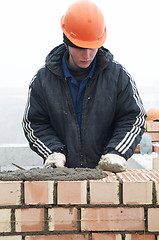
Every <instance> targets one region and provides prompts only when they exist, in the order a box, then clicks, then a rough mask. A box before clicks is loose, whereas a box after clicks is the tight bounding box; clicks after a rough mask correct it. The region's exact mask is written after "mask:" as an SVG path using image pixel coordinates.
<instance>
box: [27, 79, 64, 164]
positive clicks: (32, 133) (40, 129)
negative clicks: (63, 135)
mask: <svg viewBox="0 0 159 240" xmlns="http://www.w3.org/2000/svg"><path fill="white" fill-rule="evenodd" d="M22 126H23V130H24V133H25V136H26V138H27V140H28V142H29V145H30V148H31V149H32V150H33V151H35V152H36V153H37V154H38V155H40V156H41V157H42V158H43V159H44V160H46V158H47V157H48V156H49V155H50V154H52V153H53V152H61V153H64V154H65V151H66V148H65V145H64V144H63V143H62V142H61V140H60V139H59V137H58V136H57V135H56V131H55V129H54V128H53V126H51V123H50V120H49V115H48V112H47V107H46V104H45V99H44V97H43V92H42V88H41V86H40V83H39V80H38V76H37V75H36V76H35V77H34V78H33V80H32V82H31V84H30V86H29V92H28V101H27V105H26V109H25V112H24V116H23V123H22Z"/></svg>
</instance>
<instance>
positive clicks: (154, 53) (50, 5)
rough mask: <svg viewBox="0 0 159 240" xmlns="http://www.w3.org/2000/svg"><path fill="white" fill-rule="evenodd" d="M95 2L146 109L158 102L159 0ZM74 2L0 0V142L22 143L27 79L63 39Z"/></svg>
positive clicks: (109, 43)
mask: <svg viewBox="0 0 159 240" xmlns="http://www.w3.org/2000/svg"><path fill="white" fill-rule="evenodd" d="M93 1H94V2H96V3H97V5H98V6H99V7H100V8H101V10H102V11H103V13H104V16H105V22H106V27H107V39H106V42H105V44H104V46H105V47H106V48H108V49H109V50H110V51H111V52H112V53H113V55H114V58H115V60H116V61H118V62H120V63H121V64H122V65H123V66H124V67H125V68H126V69H127V71H128V72H129V73H130V74H131V75H132V76H133V78H134V80H135V81H136V84H137V86H138V89H139V92H140V95H141V97H142V99H143V102H144V106H145V108H146V109H148V108H149V107H152V106H155V107H159V86H158V82H159V67H158V65H159V63H158V62H159V61H158V56H159V33H158V32H159V14H158V9H159V0H93ZM73 2H74V1H73V0H56V1H55V0H0V144H4V143H5V144H10V143H12V144H13V143H14V144H15V143H18V144H19V143H25V142H26V140H25V138H24V134H23V132H22V127H21V121H22V116H23V112H24V108H25V104H26V99H27V91H28V86H29V83H30V81H31V79H32V77H33V76H34V74H35V73H36V71H37V70H38V69H39V68H40V67H41V66H42V65H44V63H45V57H46V55H47V54H48V53H49V52H50V51H51V49H52V48H54V47H55V46H56V45H57V44H61V43H62V30H61V27H60V20H61V16H62V15H63V14H64V13H65V11H66V10H67V8H68V7H69V5H70V4H71V3H73ZM6 126H7V128H6Z"/></svg>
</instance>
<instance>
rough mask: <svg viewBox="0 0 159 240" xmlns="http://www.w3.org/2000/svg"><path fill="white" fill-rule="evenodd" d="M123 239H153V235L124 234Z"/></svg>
mask: <svg viewBox="0 0 159 240" xmlns="http://www.w3.org/2000/svg"><path fill="white" fill-rule="evenodd" d="M125 240H155V235H150V234H149V235H147V234H126V235H125Z"/></svg>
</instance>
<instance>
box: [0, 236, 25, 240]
mask: <svg viewBox="0 0 159 240" xmlns="http://www.w3.org/2000/svg"><path fill="white" fill-rule="evenodd" d="M11 238H12V240H22V236H0V240H11Z"/></svg>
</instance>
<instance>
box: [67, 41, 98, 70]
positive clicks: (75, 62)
mask: <svg viewBox="0 0 159 240" xmlns="http://www.w3.org/2000/svg"><path fill="white" fill-rule="evenodd" d="M68 49H69V64H70V66H71V67H72V68H74V69H78V68H87V67H89V65H90V64H91V63H92V61H93V59H94V57H95V55H96V53H97V51H98V48H93V49H90V48H73V47H70V46H68Z"/></svg>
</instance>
